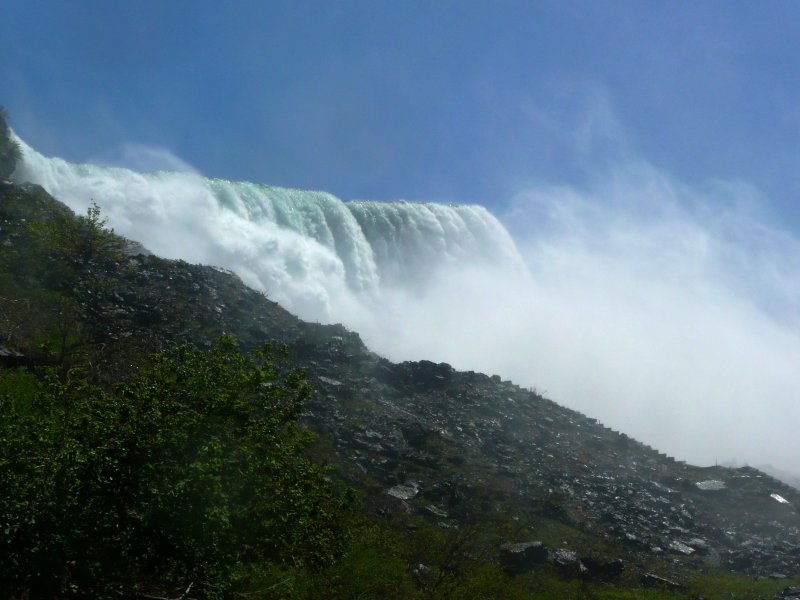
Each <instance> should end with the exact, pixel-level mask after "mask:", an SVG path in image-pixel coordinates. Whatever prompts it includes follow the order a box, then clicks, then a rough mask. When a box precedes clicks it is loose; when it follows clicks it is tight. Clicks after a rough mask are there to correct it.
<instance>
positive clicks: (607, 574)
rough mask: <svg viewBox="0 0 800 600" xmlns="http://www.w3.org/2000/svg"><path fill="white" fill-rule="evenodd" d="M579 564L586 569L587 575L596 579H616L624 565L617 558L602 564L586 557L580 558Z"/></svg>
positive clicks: (597, 560) (595, 559)
mask: <svg viewBox="0 0 800 600" xmlns="http://www.w3.org/2000/svg"><path fill="white" fill-rule="evenodd" d="M581 563H582V564H583V566H584V567H586V571H587V575H588V576H589V577H593V578H597V579H617V578H618V577H620V575H622V572H623V571H624V570H625V563H624V562H622V561H621V560H620V559H618V558H617V559H614V560H612V561H610V562H603V561H601V560H599V559H597V558H592V557H589V556H587V557H583V558H581Z"/></svg>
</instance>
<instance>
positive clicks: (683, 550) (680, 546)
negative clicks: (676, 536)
mask: <svg viewBox="0 0 800 600" xmlns="http://www.w3.org/2000/svg"><path fill="white" fill-rule="evenodd" d="M667 548H669V549H670V550H671V551H672V552H674V553H675V554H683V555H685V556H691V555H692V554H694V548H691V547H689V546H687V545H686V544H684V543H683V542H678V541H672V542H670V543H669V544H667Z"/></svg>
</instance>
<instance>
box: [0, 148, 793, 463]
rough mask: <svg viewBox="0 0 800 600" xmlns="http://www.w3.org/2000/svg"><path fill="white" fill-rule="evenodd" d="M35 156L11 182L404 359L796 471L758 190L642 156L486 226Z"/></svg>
mask: <svg viewBox="0 0 800 600" xmlns="http://www.w3.org/2000/svg"><path fill="white" fill-rule="evenodd" d="M23 149H24V151H25V159H24V161H23V163H22V164H21V165H20V167H19V168H18V170H17V172H16V173H15V178H16V179H18V180H20V181H31V182H34V183H39V184H41V185H43V186H44V187H45V188H46V189H47V190H48V191H49V192H51V193H52V194H54V195H55V196H56V197H57V198H59V199H60V200H62V201H63V202H65V203H66V204H67V205H69V206H70V207H71V208H73V209H74V210H76V211H78V212H85V209H86V207H87V206H88V205H89V203H90V202H91V201H92V200H94V201H95V202H97V204H98V205H99V206H100V207H101V209H102V211H103V214H104V215H106V216H107V217H108V218H109V225H110V226H112V227H114V228H115V229H116V230H117V231H118V232H119V233H121V234H123V235H126V236H128V237H130V238H132V239H135V240H137V241H140V242H142V243H143V244H144V245H145V247H147V248H149V249H150V250H152V251H153V252H155V253H156V254H159V255H162V256H165V257H169V258H181V259H184V260H187V261H191V262H198V263H204V264H214V265H218V266H222V267H225V268H228V269H231V270H232V271H234V272H236V273H237V274H238V275H239V276H240V277H241V278H242V280H243V281H244V282H245V283H247V284H248V285H250V286H252V287H254V288H256V289H262V290H265V291H266V292H267V293H268V294H269V295H270V296H271V297H272V298H273V299H275V300H277V301H279V302H280V303H281V304H282V305H284V306H285V307H286V308H288V309H289V310H291V311H292V312H294V313H296V314H298V315H299V316H301V317H302V318H305V319H308V320H312V321H313V320H318V321H321V322H342V323H344V324H345V325H346V326H347V327H349V328H350V329H352V330H355V331H358V332H359V333H360V334H361V335H362V337H363V339H364V340H365V342H366V343H367V344H368V346H369V347H370V348H371V349H372V350H374V351H375V352H377V353H379V354H381V355H384V356H386V357H387V358H389V359H391V360H394V361H402V360H420V359H423V358H425V359H429V360H434V361H437V362H448V363H450V364H452V365H453V366H454V367H456V368H458V369H472V370H476V371H482V372H486V373H488V374H498V375H500V376H501V377H502V378H503V379H511V380H513V381H514V382H515V383H518V384H520V385H522V386H525V387H535V388H536V389H538V390H540V391H544V392H545V395H546V396H547V397H549V398H551V399H553V400H555V401H556V402H558V403H560V404H563V405H566V406H569V407H571V408H574V409H576V410H579V411H581V412H584V413H585V414H587V415H588V416H591V417H595V418H598V419H600V420H601V421H602V422H603V423H605V424H606V425H609V426H611V427H614V428H615V429H619V430H621V431H624V432H626V433H628V434H629V435H631V436H633V437H635V438H637V439H639V440H641V441H643V442H645V443H647V444H650V445H652V446H654V447H656V448H658V449H660V450H661V451H663V452H667V453H668V454H670V455H672V456H675V457H676V458H678V459H679V460H687V461H689V462H691V463H694V464H701V465H707V464H714V462H715V461H717V460H719V461H725V460H731V459H733V458H735V459H737V460H738V461H739V462H747V463H750V464H760V463H771V464H773V465H775V466H776V467H778V468H783V469H788V470H791V471H794V472H798V471H800V459H799V458H798V457H800V452H798V450H800V447H799V446H800V442H798V441H797V436H796V435H795V433H796V423H798V422H800V420H799V419H798V417H800V405H799V404H798V402H797V401H796V399H797V398H798V397H800V376H799V375H798V369H797V365H798V364H800V360H798V359H800V335H799V334H800V327H798V294H799V293H800V286H799V285H798V283H799V282H798V278H797V273H798V266H800V265H798V260H800V258H798V257H800V244H798V241H797V239H796V238H795V237H794V236H793V235H791V234H790V233H789V232H788V231H786V230H783V229H782V228H781V227H780V226H779V225H776V224H774V223H771V222H770V218H769V215H768V213H767V212H766V210H765V207H766V206H767V202H766V200H765V199H764V198H762V197H760V195H759V193H758V191H757V190H756V189H754V188H753V187H752V186H749V185H747V184H746V183H742V182H731V181H712V182H708V183H706V184H704V185H702V186H689V185H685V184H682V183H680V182H676V181H674V180H672V179H671V178H670V177H669V176H668V175H667V174H664V173H661V172H659V171H658V170H656V169H654V168H653V167H651V166H650V165H648V164H646V163H642V162H633V163H630V164H625V165H618V166H616V167H614V168H611V169H609V170H608V171H607V172H605V173H604V174H603V175H602V176H600V177H598V178H597V182H596V183H595V185H594V186H593V187H591V188H590V189H576V188H570V187H565V186H553V185H549V184H546V183H545V184H533V185H531V184H517V185H515V186H514V187H515V188H516V189H517V190H518V191H517V193H515V194H514V195H513V196H512V197H511V198H510V199H509V200H508V202H507V204H506V206H507V207H506V209H505V210H504V211H503V212H502V213H501V214H498V215H495V216H492V215H491V214H489V212H488V211H486V209H484V208H483V207H452V206H445V205H436V204H412V203H374V202H373V203H369V202H361V203H343V202H341V201H340V200H338V199H336V198H334V197H333V196H331V195H330V194H325V193H323V192H300V191H297V190H282V189H280V188H269V187H267V186H261V187H257V186H253V184H243V183H237V182H225V181H223V180H206V179H203V178H202V177H200V176H199V175H197V174H196V173H192V172H191V167H190V166H189V165H186V163H184V162H183V161H181V160H180V159H179V158H177V157H175V156H173V155H171V154H170V153H169V152H168V151H166V150H164V149H156V150H148V149H147V148H144V147H128V148H127V149H126V150H124V151H122V152H121V153H118V155H117V156H116V157H114V158H113V159H111V160H108V161H100V160H98V161H97V162H100V163H102V162H104V163H105V164H117V165H126V166H130V167H133V168H140V169H141V168H142V167H146V168H147V169H157V168H164V169H168V170H176V169H177V170H181V171H189V172H187V173H150V174H146V175H145V174H141V173H137V172H135V171H132V170H129V169H125V168H121V167H95V166H92V165H72V164H69V163H65V162H64V161H60V160H59V159H48V158H45V157H42V156H41V155H39V154H37V153H36V152H35V151H33V150H32V149H31V148H29V147H28V146H26V145H24V144H23ZM282 211H284V212H282Z"/></svg>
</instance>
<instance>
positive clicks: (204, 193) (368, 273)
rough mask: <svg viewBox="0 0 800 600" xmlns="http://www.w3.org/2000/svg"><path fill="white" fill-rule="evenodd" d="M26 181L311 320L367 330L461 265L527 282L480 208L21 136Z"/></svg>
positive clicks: (21, 172)
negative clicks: (74, 155)
mask: <svg viewBox="0 0 800 600" xmlns="http://www.w3.org/2000/svg"><path fill="white" fill-rule="evenodd" d="M20 145H21V147H22V149H23V154H24V156H23V160H22V161H21V163H20V164H19V165H18V167H17V170H16V172H15V174H14V177H15V179H17V180H18V181H25V182H31V183H37V184H40V185H42V186H43V187H44V188H45V189H46V190H47V191H48V192H49V193H51V194H52V195H53V196H55V197H56V198H58V199H59V200H61V201H62V202H64V203H65V204H67V205H68V206H69V207H70V208H72V209H73V210H75V211H76V212H85V210H86V208H87V206H89V204H90V203H91V202H92V201H94V202H96V203H97V204H98V205H99V206H100V207H101V210H102V211H103V213H104V214H105V215H106V216H107V217H108V218H109V222H110V225H112V226H113V227H115V228H116V230H117V231H118V232H120V233H122V234H123V235H126V236H128V237H130V238H131V239H135V240H137V241H140V242H141V243H143V244H144V245H145V246H146V247H147V248H148V249H150V250H151V251H153V252H154V253H156V254H158V255H160V256H164V257H168V258H181V259H184V260H188V261H191V262H201V263H206V264H214V265H218V266H221V267H225V268H227V269H230V270H232V271H234V272H235V273H237V274H238V275H239V276H240V277H241V278H242V279H243V280H244V281H245V282H246V283H247V284H249V285H251V286H252V287H254V288H257V289H262V290H266V291H267V292H268V293H269V294H270V296H271V297H273V298H274V299H276V300H277V301H279V302H281V303H282V304H283V305H284V306H286V307H287V308H288V309H290V310H292V311H293V312H295V313H297V314H298V315H300V316H301V317H303V318H306V319H312V320H319V321H323V322H331V321H341V322H344V323H346V324H349V325H352V326H355V325H359V324H363V323H362V322H361V321H362V319H363V311H364V309H368V310H369V311H374V310H376V309H378V307H381V306H384V307H385V304H386V302H387V299H386V298H385V294H386V293H387V292H388V291H391V292H393V293H394V292H399V293H401V294H411V295H415V296H419V295H424V294H426V293H428V292H430V291H431V290H432V289H435V288H436V286H437V285H439V283H440V282H441V278H442V277H443V273H444V272H445V271H446V270H452V269H453V268H454V267H459V266H463V267H475V266H480V267H481V268H489V269H496V270H500V271H504V272H509V273H513V274H515V275H521V274H524V273H525V266H524V264H523V261H522V259H521V258H520V256H519V253H518V252H517V249H516V247H515V245H514V242H513V240H512V239H511V237H510V236H509V235H508V233H507V232H506V230H505V229H504V228H503V226H502V225H501V224H500V222H499V221H497V219H495V218H494V217H493V216H492V215H491V214H490V213H489V212H488V211H487V210H486V209H485V208H483V207H481V206H450V205H442V204H433V203H425V204H422V203H410V202H403V201H400V202H371V201H353V202H342V201H341V200H339V199H338V198H336V197H334V196H332V195H331V194H327V193H324V192H312V191H302V190H294V189H285V188H278V187H272V186H267V185H262V184H256V183H247V182H239V181H226V180H222V179H207V178H204V177H201V176H199V175H195V174H187V173H173V172H164V171H157V172H152V173H137V172H134V171H131V170H128V169H123V168H118V167H101V166H95V165H89V164H73V163H68V162H66V161H64V160H62V159H59V158H46V157H44V156H42V155H41V154H39V153H38V152H36V151H35V150H33V149H32V148H30V147H29V146H28V145H27V144H25V143H24V142H22V141H21V140H20Z"/></svg>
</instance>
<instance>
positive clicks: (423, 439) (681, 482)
mask: <svg viewBox="0 0 800 600" xmlns="http://www.w3.org/2000/svg"><path fill="white" fill-rule="evenodd" d="M54 205H55V201H54V200H53V199H52V198H50V197H49V196H48V195H47V194H46V193H45V192H44V191H43V190H42V189H41V188H38V187H36V186H16V185H10V184H3V185H2V187H0V213H1V216H2V218H3V221H4V223H3V224H2V226H0V245H2V244H4V243H5V242H9V243H10V244H12V245H14V244H20V243H23V242H24V240H23V239H22V238H21V237H20V235H21V233H20V232H22V231H23V230H24V228H23V227H22V226H21V223H22V219H27V220H31V219H37V218H40V219H41V218H47V214H48V211H52V207H53V206H54ZM14 235H17V237H13V236H14ZM129 260H130V268H129V269H128V270H126V271H125V273H124V274H123V275H120V274H119V273H116V272H114V269H113V267H100V266H93V267H92V269H93V270H94V272H93V273H91V276H92V277H97V276H101V275H108V276H112V275H113V276H115V277H117V280H118V283H117V284H116V287H115V288H114V289H110V290H107V291H105V292H103V293H101V294H97V293H94V292H92V290H90V289H89V288H88V287H87V286H85V285H84V284H83V283H81V281H82V279H81V278H80V277H79V278H78V280H77V283H75V284H74V285H73V286H72V287H71V288H70V289H62V290H61V291H62V292H64V293H65V294H68V295H70V296H71V297H72V298H74V299H75V301H76V303H77V306H79V307H81V306H82V307H84V308H83V310H85V311H87V312H86V319H87V321H86V322H87V323H88V324H89V326H91V327H92V328H94V329H93V331H94V332H95V333H96V335H97V337H98V339H103V340H107V344H109V346H108V348H113V347H114V344H117V345H119V346H120V347H125V346H126V345H131V344H134V343H141V347H142V348H146V349H153V350H158V349H160V348H164V347H170V346H174V345H176V344H179V343H183V342H191V343H193V344H195V345H197V346H199V347H201V348H206V347H208V346H209V345H210V343H211V340H212V339H213V338H214V337H215V336H216V335H219V334H222V333H223V332H224V333H228V334H230V335H232V336H233V337H234V338H236V340H237V342H238V343H239V345H240V346H241V347H242V349H243V350H247V349H250V348H255V347H261V346H262V345H263V344H264V343H265V342H272V343H273V344H276V345H278V346H279V345H281V344H284V343H286V344H289V345H290V353H289V355H288V359H287V360H286V361H285V362H284V363H282V366H281V369H289V368H293V367H296V366H300V367H303V368H304V369H305V370H306V373H307V378H308V380H309V382H310V383H311V384H312V386H313V387H314V394H313V398H312V399H311V400H310V401H309V402H308V403H307V404H306V406H305V412H304V413H303V416H302V419H301V424H302V425H303V426H304V427H307V428H311V429H313V430H315V431H316V432H317V433H318V437H319V442H318V444H317V445H316V446H315V447H314V448H313V449H312V452H313V453H314V454H315V456H317V457H319V458H324V459H327V460H329V461H330V462H332V463H334V464H336V465H338V466H339V469H340V472H341V473H342V475H343V476H344V477H345V478H347V479H348V480H349V481H350V482H351V483H353V484H354V485H359V486H363V487H364V489H366V490H368V491H369V492H370V494H371V495H370V496H369V499H368V502H367V505H368V507H369V509H370V510H374V511H375V512H376V513H377V514H380V515H382V516H384V517H385V518H392V519H400V520H401V519H403V518H404V515H407V514H409V513H419V514H422V515H424V516H425V517H426V518H427V519H429V520H431V521H434V522H438V523H440V524H441V525H442V526H443V527H453V526H462V525H463V524H467V523H469V522H471V520H474V519H476V518H482V516H486V518H489V517H490V516H491V515H496V514H504V515H510V516H513V518H514V519H517V520H518V522H519V524H520V526H523V525H524V526H525V527H526V528H527V530H528V531H530V532H532V533H531V534H530V536H529V537H528V539H527V540H519V539H516V540H514V541H518V542H524V543H517V544H514V543H511V540H509V544H508V545H506V546H503V547H501V548H498V549H497V553H498V554H499V558H500V560H502V561H503V564H504V565H505V566H507V567H509V568H510V569H512V570H514V569H527V568H532V567H533V566H536V568H555V569H559V570H560V572H561V573H563V574H564V576H567V577H572V576H575V577H616V576H619V574H620V573H622V570H623V569H629V570H632V571H634V572H635V573H637V575H638V576H640V577H644V579H643V581H645V580H646V581H647V583H648V585H650V584H652V585H664V586H667V585H668V584H667V583H664V581H666V580H659V579H658V577H660V576H659V575H653V574H651V575H652V577H655V578H656V579H652V577H650V575H648V573H649V572H650V571H653V570H655V572H656V573H658V569H659V568H661V567H659V565H661V566H663V568H664V569H665V571H664V572H665V573H677V574H678V575H671V576H670V577H671V578H670V579H669V581H668V583H669V584H675V585H678V583H676V582H675V581H673V580H672V579H674V578H675V577H677V576H687V577H688V576H691V574H692V573H694V572H696V571H697V570H699V569H707V568H708V567H722V568H724V569H726V570H735V571H742V572H746V573H749V574H752V575H754V576H762V577H768V576H776V575H785V576H793V575H796V574H798V573H800V517H798V512H797V510H798V507H800V494H798V493H797V491H796V490H794V489H792V488H789V487H787V486H785V485H783V484H781V483H780V482H778V481H776V480H774V479H772V478H771V477H769V476H767V475H766V474H764V473H762V472H760V471H758V470H756V469H752V468H747V467H745V468H740V469H729V468H723V467H708V468H701V467H694V466H691V465H685V464H681V463H677V462H675V461H674V460H673V459H670V458H669V457H667V456H665V455H663V454H660V453H659V452H658V451H656V450H654V449H652V448H649V447H648V446H645V445H643V444H641V443H639V442H637V441H636V440H633V439H631V438H629V437H627V436H625V435H623V434H619V433H617V432H614V431H611V430H609V429H608V428H606V427H603V426H602V425H601V424H599V423H598V422H597V421H596V420H594V419H591V418H588V417H586V416H584V415H582V414H580V413H577V412H575V411H572V410H570V409H568V408H565V407H563V406H559V405H558V404H556V403H555V402H552V401H550V400H548V399H546V398H544V397H542V396H541V395H539V394H537V393H535V392H533V391H530V390H526V389H523V388H520V387H519V386H516V385H514V384H512V383H511V382H503V381H501V380H500V378H499V377H489V376H487V375H484V374H482V373H475V372H471V371H468V372H461V371H456V370H454V369H453V368H452V367H450V366H449V365H446V364H435V363H432V362H429V361H420V362H405V363H401V364H394V363H391V362H390V361H388V360H386V359H384V358H382V357H380V356H378V355H376V354H374V353H373V352H370V351H369V350H368V349H367V348H366V346H365V345H364V344H363V342H362V341H361V338H360V337H359V335H358V334H357V333H355V332H350V331H348V330H347V329H346V328H344V327H343V326H341V325H320V324H317V323H305V322H303V321H301V320H300V319H298V318H296V317H294V316H293V315H291V314H289V313H288V312H287V311H286V310H284V309H283V308H281V307H280V306H279V305H277V304H276V303H274V302H272V301H270V300H269V299H268V298H266V297H265V296H264V295H262V294H259V293H257V292H255V291H253V290H251V289H249V288H247V287H246V286H245V285H244V284H243V283H242V282H241V281H240V280H239V279H238V278H237V277H236V276H235V275H233V274H231V273H228V272H225V271H223V270H219V269H214V268H212V267H207V266H198V265H190V264H187V263H184V262H180V261H169V260H164V259H161V258H158V257H156V256H152V255H145V254H144V253H140V254H136V255H135V256H131V257H129ZM87 268H88V267H87ZM103 268H107V269H110V270H109V272H108V273H103V272H99V271H102V269H103ZM88 277H89V274H87V278H88ZM25 285H26V286H29V287H36V286H39V288H41V289H49V288H48V286H51V287H52V286H53V285H56V284H55V283H52V282H49V280H47V278H46V277H45V278H43V279H42V280H41V281H34V282H30V281H26V282H25ZM39 288H36V289H39ZM90 292H92V293H90ZM0 295H1V294H0ZM9 306H10V305H9ZM5 308H8V307H5ZM90 311H92V312H90ZM12 316H13V315H12ZM15 335H16V337H14V336H12V337H11V339H9V340H8V341H5V342H4V343H3V352H5V354H2V353H0V354H2V357H5V358H4V360H16V357H18V355H22V356H24V357H26V360H31V361H34V362H35V360H36V354H35V347H34V345H33V341H32V340H33V339H34V338H33V337H32V338H31V339H30V340H28V339H27V338H25V336H24V335H23V334H22V333H20V334H18V335H17V334H15ZM104 347H105V346H104ZM102 375H103V373H99V374H98V377H101V376H102ZM119 375H120V374H119V373H117V374H115V376H119ZM122 375H124V373H122ZM552 531H558V532H560V533H558V534H553V533H548V535H552V536H555V535H559V536H562V537H564V536H567V537H570V539H571V540H572V541H571V542H570V544H571V545H570V547H569V548H564V549H562V550H558V551H553V552H548V550H547V545H549V546H550V547H551V548H553V547H555V544H559V545H560V544H562V542H561V541H560V539H558V538H554V539H553V540H552V541H551V539H547V540H545V539H543V538H540V537H539V533H540V532H542V533H547V532H552ZM532 540H537V542H533V541H532ZM572 544H576V545H579V546H580V548H579V549H578V548H573V547H572ZM601 546H602V547H603V550H602V553H600V554H598V553H595V551H594V548H599V547H601ZM559 547H560V546H559ZM576 550H578V551H579V553H580V554H578V552H576ZM598 552H599V551H598ZM498 554H495V558H497V556H498ZM573 554H574V555H575V556H574V557H573ZM579 556H580V558H579ZM543 558H544V560H545V561H547V560H548V559H550V561H551V562H549V563H548V565H551V566H548V565H543ZM573 558H574V560H573ZM676 561H677V562H676Z"/></svg>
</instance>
